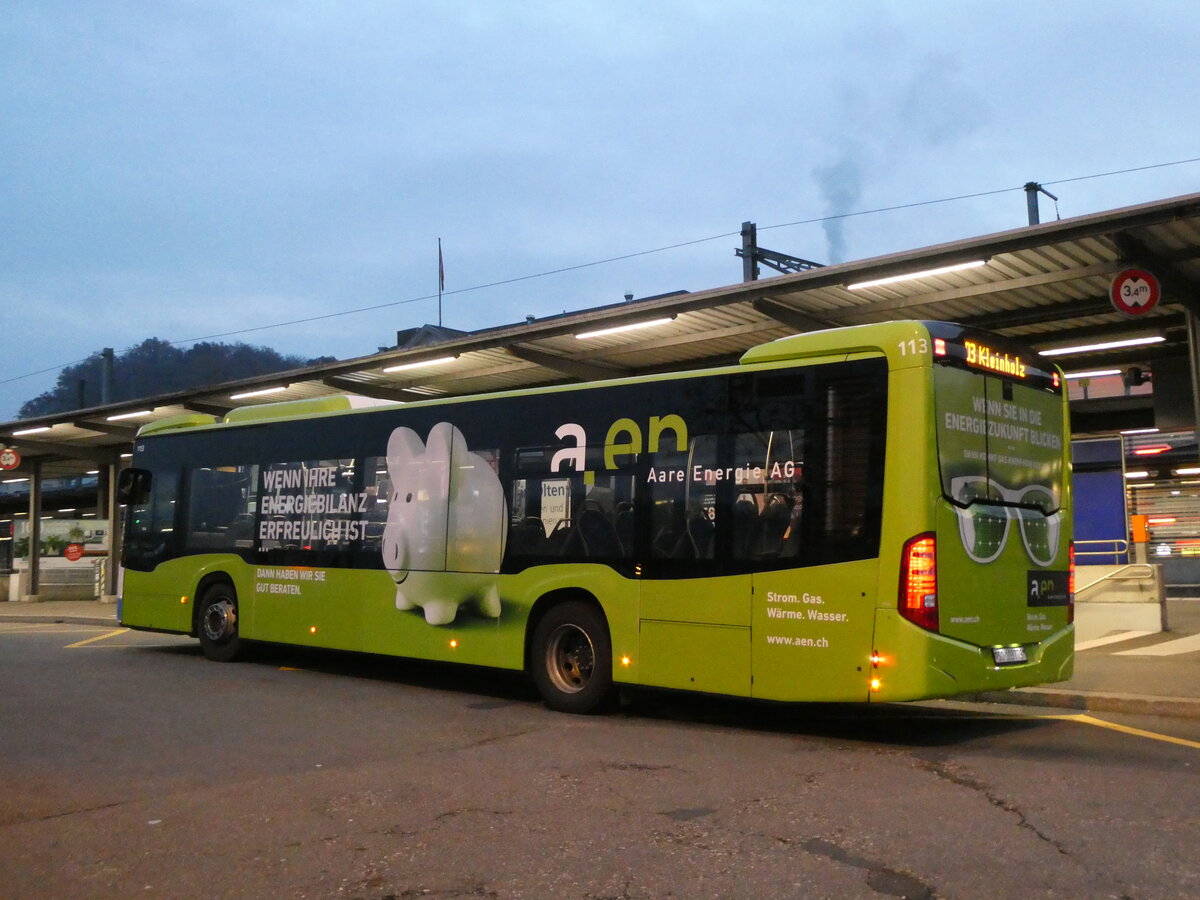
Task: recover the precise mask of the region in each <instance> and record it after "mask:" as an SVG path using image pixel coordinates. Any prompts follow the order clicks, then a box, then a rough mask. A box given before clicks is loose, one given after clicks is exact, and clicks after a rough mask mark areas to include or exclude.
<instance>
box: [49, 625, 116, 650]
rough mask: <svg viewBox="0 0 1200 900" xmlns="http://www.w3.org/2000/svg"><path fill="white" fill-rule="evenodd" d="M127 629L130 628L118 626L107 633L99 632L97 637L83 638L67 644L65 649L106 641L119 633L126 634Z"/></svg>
mask: <svg viewBox="0 0 1200 900" xmlns="http://www.w3.org/2000/svg"><path fill="white" fill-rule="evenodd" d="M127 631H129V629H128V628H118V629H117V630H116V631H110V632H108V633H107V634H98V635H96V636H95V637H90V638H86V639H85V640H82V641H76V642H75V643H73V644H67V646H66V647H65V648H64V649H66V650H70V649H72V648H74V647H83V646H84V645H86V644H91V643H93V642H95V641H105V640H108V639H109V638H110V637H116V636H117V635H118V634H125V633H126V632H127Z"/></svg>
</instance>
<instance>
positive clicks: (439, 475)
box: [118, 321, 1074, 712]
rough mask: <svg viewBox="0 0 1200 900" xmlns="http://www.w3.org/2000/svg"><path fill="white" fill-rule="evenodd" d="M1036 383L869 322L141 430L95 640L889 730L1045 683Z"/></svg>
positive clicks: (1051, 650)
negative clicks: (570, 377)
mask: <svg viewBox="0 0 1200 900" xmlns="http://www.w3.org/2000/svg"><path fill="white" fill-rule="evenodd" d="M1067 435H1068V432H1067V409H1066V397H1065V392H1064V389H1063V381H1062V374H1061V372H1059V371H1058V369H1056V368H1055V367H1054V366H1053V365H1052V364H1049V363H1046V362H1043V361H1041V360H1040V359H1039V358H1038V357H1037V356H1035V355H1033V354H1031V353H1030V351H1029V350H1028V349H1027V348H1025V347H1021V346H1018V345H1015V344H1013V343H1011V342H1009V341H1006V340H1005V339H1003V338H1001V337H998V336H996V335H991V334H986V333H980V332H977V331H973V330H971V329H970V328H966V327H963V326H959V325H953V324H949V323H942V322H917V321H905V322H892V323H886V324H877V325H863V326H857V327H851V328H838V329H831V330H828V331H821V332H814V333H809V334H803V335H797V336H793V337H788V338H783V339H780V340H776V341H773V342H771V343H767V344H763V345H761V346H758V347H755V348H753V349H751V350H749V351H747V352H746V353H745V354H744V355H743V356H742V357H741V359H740V361H739V363H738V364H737V365H730V366H725V367H722V368H714V369H710V370H705V371H697V372H679V373H669V374H659V375H653V376H647V377H638V378H624V379H617V380H612V381H604V382H597V383H590V384H579V385H568V386H556V387H545V388H538V389H532V390H521V391H510V392H505V393H497V394H491V395H486V396H474V397H454V398H443V399H436V400H429V401H421V402H416V403H383V402H381V401H372V400H365V399H363V398H351V397H341V396H339V397H323V398H317V399H312V400H300V401H293V402H283V403H275V404H264V405H258V406H251V407H244V408H239V409H235V410H233V411H231V412H229V413H228V414H227V415H225V416H224V417H223V418H221V419H220V420H217V419H215V418H214V417H212V416H204V415H199V414H193V415H185V416H179V417H175V418H172V419H165V420H161V421H159V422H155V423H153V424H150V425H147V426H146V427H144V428H142V429H141V431H140V432H139V434H138V436H137V438H136V440H135V445H134V453H133V461H132V464H131V468H130V469H128V470H126V472H125V473H123V475H122V481H121V490H122V496H123V498H124V499H125V501H126V503H127V509H126V520H125V521H126V524H125V539H124V546H123V556H122V562H123V571H122V585H121V591H120V594H121V597H120V607H119V613H118V614H119V619H120V621H121V623H122V624H123V625H126V626H128V627H130V628H135V629H145V630H151V631H165V632H177V633H182V634H190V635H194V636H196V637H198V638H199V640H200V645H201V647H202V648H203V652H204V653H205V655H206V656H208V657H209V658H211V659H214V660H229V659H232V658H233V657H234V656H236V655H237V654H238V652H239V651H240V650H241V649H242V648H243V645H244V643H245V642H246V641H269V642H278V643H284V644H298V645H309V646H318V647H329V648H338V649H342V650H355V651H362V652H367V653H376V654H391V655H396V656H404V657H414V658H421V659H428V660H442V661H457V662H463V663H468V664H473V665H478V666H490V667H498V668H502V669H513V670H525V671H527V672H528V673H529V674H530V676H531V677H532V679H533V681H534V683H535V684H536V685H537V687H538V690H539V691H540V693H541V694H542V696H543V697H544V698H545V701H546V703H547V704H548V705H549V706H550V707H552V708H554V709H559V710H564V711H569V712H591V711H594V710H597V709H599V708H601V707H602V705H603V704H604V702H605V700H606V699H607V698H609V697H611V696H612V693H613V691H614V688H616V687H617V686H621V685H643V686H653V687H658V688H674V689H683V690H689V691H699V692H706V693H713V694H725V695H733V696H739V697H752V698H761V699H766V700H775V701H896V700H913V699H923V698H933V697H948V696H953V695H956V694H961V693H965V692H976V691H981V690H995V689H1004V688H1008V687H1012V686H1017V685H1031V684H1037V683H1046V682H1053V681H1061V680H1065V679H1067V678H1069V677H1070V676H1071V674H1072V668H1073V664H1074V625H1073V614H1074V606H1073V575H1074V565H1073V549H1072V542H1071V517H1070V510H1071V495H1070V486H1069V464H1068V457H1067V453H1068V446H1067V443H1068V440H1067Z"/></svg>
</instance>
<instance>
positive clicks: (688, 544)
mask: <svg viewBox="0 0 1200 900" xmlns="http://www.w3.org/2000/svg"><path fill="white" fill-rule="evenodd" d="M729 446H730V442H729V440H728V439H725V438H720V437H718V436H717V435H693V436H692V437H691V438H690V440H689V442H688V446H687V448H686V451H681V452H676V451H674V450H670V451H668V450H666V449H663V450H661V451H660V452H658V453H655V454H653V456H652V459H651V464H650V467H649V469H648V471H647V476H646V485H647V495H648V496H647V501H646V502H647V506H648V510H649V512H648V516H647V520H648V526H649V527H648V529H646V531H645V533H644V535H643V537H644V541H643V546H644V548H645V552H646V555H647V559H646V561H645V563H644V564H643V565H642V566H641V569H642V573H641V575H642V577H641V578H640V580H639V588H640V620H641V621H640V632H641V633H640V645H641V656H642V665H641V680H642V682H643V683H645V684H651V685H655V686H658V687H670V688H683V689H687V690H695V691H706V692H712V693H722V694H734V695H740V696H749V695H750V682H751V678H750V665H751V659H750V591H751V575H750V574H749V573H748V572H745V571H741V572H739V571H738V568H739V567H738V565H737V564H736V562H735V561H732V560H731V559H730V552H729V547H730V540H731V537H732V536H733V529H734V527H735V523H736V519H735V515H734V498H735V496H736V490H735V488H736V486H737V475H736V465H728V464H726V465H722V464H721V463H728V461H729V459H728V447H729ZM743 568H744V567H743Z"/></svg>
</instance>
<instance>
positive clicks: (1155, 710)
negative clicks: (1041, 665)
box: [959, 688, 1200, 719]
mask: <svg viewBox="0 0 1200 900" xmlns="http://www.w3.org/2000/svg"><path fill="white" fill-rule="evenodd" d="M959 699H968V698H967V697H961V698H959ZM969 699H971V700H974V701H977V702H981V703H1007V704H1012V705H1017V706H1051V707H1056V708H1059V709H1076V710H1082V711H1085V712H1119V713H1129V714H1132V715H1143V716H1168V717H1171V718H1178V719H1200V700H1193V699H1191V698H1188V697H1151V696H1147V695H1144V694H1101V693H1093V692H1090V691H1062V690H1053V689H1050V688H1013V689H1012V690H1008V691H985V692H983V693H980V694H971V695H969Z"/></svg>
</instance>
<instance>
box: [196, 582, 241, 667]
mask: <svg viewBox="0 0 1200 900" xmlns="http://www.w3.org/2000/svg"><path fill="white" fill-rule="evenodd" d="M196 631H197V632H198V633H199V635H200V649H201V650H203V651H204V655H205V656H206V657H208V658H209V659H211V660H213V661H214V662H229V661H230V660H232V659H234V658H235V657H236V656H237V655H238V653H239V652H241V649H242V640H241V638H240V637H238V606H237V592H236V591H234V589H233V585H229V584H214V585H213V586H212V587H210V588H209V589H208V590H207V591H205V592H204V597H203V598H202V599H201V601H200V612H199V620H198V622H197V627H196Z"/></svg>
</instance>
